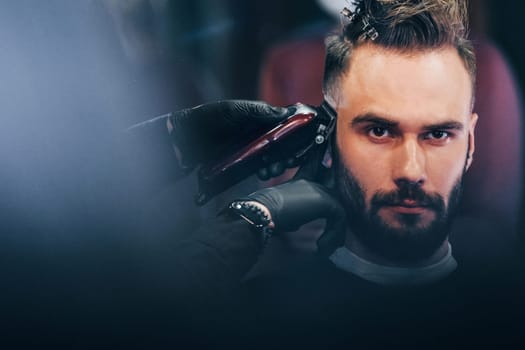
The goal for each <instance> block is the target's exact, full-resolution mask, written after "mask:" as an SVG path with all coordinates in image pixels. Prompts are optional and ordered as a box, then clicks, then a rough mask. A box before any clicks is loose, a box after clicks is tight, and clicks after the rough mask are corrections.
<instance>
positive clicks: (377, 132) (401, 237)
mask: <svg viewBox="0 0 525 350" xmlns="http://www.w3.org/2000/svg"><path fill="white" fill-rule="evenodd" d="M471 98H472V86H471V81H470V78H469V75H468V73H467V70H466V69H465V67H464V65H463V63H462V61H461V59H460V57H459V56H458V53H457V51H456V50H455V49H453V48H443V49H440V50H427V51H420V52H417V51H413V52H410V53H400V52H396V51H393V50H386V49H383V48H379V47H377V46H374V45H363V46H360V47H358V48H357V49H355V50H354V52H353V53H352V58H351V62H350V69H349V70H348V72H347V74H346V75H345V76H344V78H343V79H342V81H341V95H340V99H339V101H337V103H336V105H337V106H336V108H337V113H338V120H337V134H336V142H337V157H336V161H335V163H336V164H335V166H336V170H337V181H338V185H339V187H340V190H341V191H340V192H341V193H342V197H343V198H342V199H343V202H344V203H345V205H346V207H347V212H348V215H349V221H350V225H351V229H352V231H353V233H354V234H355V236H356V237H358V238H360V240H361V241H362V242H361V243H363V244H364V245H368V248H369V249H371V250H375V252H376V253H378V254H380V255H384V256H386V257H389V258H395V259H406V260H418V259H421V258H423V257H424V256H425V255H426V256H428V255H431V254H432V253H433V251H435V250H436V249H437V248H438V247H439V246H440V245H441V244H442V243H443V241H444V240H445V238H446V235H447V234H448V226H449V222H450V217H451V216H452V215H450V214H451V211H454V208H453V207H455V203H456V202H457V198H458V197H459V192H460V188H461V179H462V176H463V173H464V172H465V171H466V169H467V168H468V167H469V166H470V162H471V160H472V157H471V155H472V153H473V151H474V127H475V124H476V121H477V116H476V115H475V114H471ZM467 153H469V154H470V157H467Z"/></svg>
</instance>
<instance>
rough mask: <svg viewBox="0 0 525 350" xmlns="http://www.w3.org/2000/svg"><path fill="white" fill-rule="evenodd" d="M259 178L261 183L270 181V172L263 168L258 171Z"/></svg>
mask: <svg viewBox="0 0 525 350" xmlns="http://www.w3.org/2000/svg"><path fill="white" fill-rule="evenodd" d="M257 178H259V180H261V181H267V180H269V179H270V172H269V171H268V168H261V169H259V170H257Z"/></svg>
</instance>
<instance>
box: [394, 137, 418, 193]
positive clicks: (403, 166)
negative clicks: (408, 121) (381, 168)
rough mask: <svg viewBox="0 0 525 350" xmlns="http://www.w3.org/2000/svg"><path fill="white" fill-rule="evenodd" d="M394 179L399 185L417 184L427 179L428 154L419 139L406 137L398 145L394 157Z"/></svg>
mask: <svg viewBox="0 0 525 350" xmlns="http://www.w3.org/2000/svg"><path fill="white" fill-rule="evenodd" d="M392 161H393V164H392V169H393V174H392V175H393V177H392V178H393V180H394V182H395V183H396V185H397V186H402V185H403V184H407V183H410V184H417V185H419V186H422V185H423V184H424V183H425V181H426V171H425V163H426V155H425V151H424V149H423V148H422V147H421V145H420V144H419V142H418V140H417V139H406V140H403V142H402V143H401V144H400V145H398V147H397V149H396V150H395V151H394V157H393V159H392Z"/></svg>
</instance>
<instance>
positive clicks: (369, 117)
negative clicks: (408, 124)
mask: <svg viewBox="0 0 525 350" xmlns="http://www.w3.org/2000/svg"><path fill="white" fill-rule="evenodd" d="M364 123H373V124H378V125H381V126H384V127H391V128H392V127H395V126H397V125H399V123H398V122H395V121H393V120H390V119H387V118H383V117H379V116H377V115H375V114H372V113H366V114H363V115H359V116H357V117H355V118H354V119H353V120H352V122H351V123H350V125H351V126H352V127H355V126H357V125H359V124H364Z"/></svg>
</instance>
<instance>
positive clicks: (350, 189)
mask: <svg viewBox="0 0 525 350" xmlns="http://www.w3.org/2000/svg"><path fill="white" fill-rule="evenodd" d="M338 158H339V157H336V159H335V181H336V188H337V190H338V193H339V196H340V198H339V199H340V201H341V203H342V204H343V206H344V208H345V211H346V215H347V221H348V224H349V228H350V230H351V231H352V233H353V235H354V236H355V237H356V238H357V239H358V240H359V242H360V243H361V244H362V245H363V246H364V247H366V248H367V249H368V250H370V252H373V253H375V254H377V255H379V256H382V257H384V258H386V259H388V260H392V261H397V262H401V263H414V262H418V261H421V260H423V259H425V258H428V257H430V256H432V254H433V253H434V252H436V251H437V250H438V249H439V247H441V245H442V244H443V242H444V241H445V240H446V239H447V236H448V234H449V232H450V229H451V226H452V221H453V220H454V218H455V216H456V215H457V212H458V209H459V200H460V197H461V192H462V181H463V175H464V173H463V174H461V175H460V176H459V178H458V179H457V181H456V183H455V184H454V187H453V188H452V190H451V192H450V196H449V200H448V203H447V204H445V201H444V199H443V197H442V196H441V195H440V194H438V193H426V192H425V191H424V190H423V189H421V187H420V185H418V184H414V183H409V182H401V183H398V189H397V190H394V191H389V192H383V191H378V192H376V193H374V195H373V196H372V198H371V200H370V208H368V209H367V207H366V203H365V192H364V189H363V186H361V185H360V184H359V182H358V180H357V179H356V177H355V176H353V175H352V173H351V172H350V170H349V169H347V168H346V167H345V165H344V164H343V163H342V162H341V161H340V159H338ZM406 199H410V200H414V201H416V203H417V205H418V206H424V207H425V208H426V209H427V210H430V211H432V212H433V214H434V217H433V219H432V220H430V222H427V223H424V222H422V221H423V218H422V215H420V214H395V215H394V217H395V220H396V221H397V224H398V225H396V226H395V227H394V226H393V225H391V224H389V223H387V222H385V220H384V219H383V218H382V217H381V216H380V215H379V211H380V210H381V209H382V208H385V207H389V206H396V205H399V204H400V203H402V202H403V200H406Z"/></svg>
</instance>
